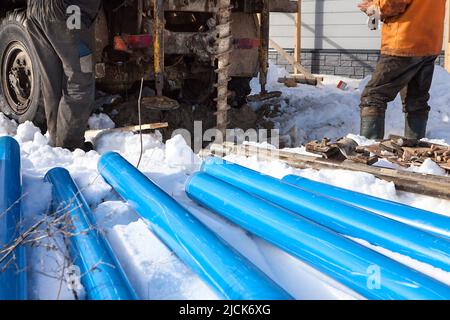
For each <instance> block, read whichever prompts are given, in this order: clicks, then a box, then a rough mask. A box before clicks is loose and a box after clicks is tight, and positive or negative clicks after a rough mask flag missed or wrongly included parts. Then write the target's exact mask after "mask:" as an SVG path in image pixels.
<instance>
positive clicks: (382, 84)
mask: <svg viewBox="0 0 450 320" xmlns="http://www.w3.org/2000/svg"><path fill="white" fill-rule="evenodd" d="M436 58H437V56H428V57H395V56H387V55H382V56H381V57H380V60H379V62H378V64H377V66H376V68H375V71H374V73H373V75H372V79H371V80H370V81H369V83H368V84H367V86H366V88H365V89H364V91H363V94H362V96H361V118H362V121H364V118H365V119H370V118H371V117H372V118H374V119H375V118H377V117H378V119H379V120H380V121H383V122H384V115H385V112H386V108H387V104H388V103H389V102H391V101H393V100H394V99H395V98H396V97H397V95H398V93H400V94H401V97H402V102H403V112H404V113H405V116H406V117H407V118H408V117H412V118H418V119H422V121H423V122H424V124H425V126H426V122H427V120H428V113H429V111H430V106H429V105H428V101H429V99H430V93H429V91H430V88H431V84H432V81H433V73H434V68H435V61H436ZM362 131H363V130H362ZM369 131H370V130H369ZM382 131H383V132H382V135H384V127H383V130H382ZM380 135H381V133H380ZM379 138H380V139H381V138H383V137H379Z"/></svg>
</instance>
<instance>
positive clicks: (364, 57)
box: [269, 49, 444, 79]
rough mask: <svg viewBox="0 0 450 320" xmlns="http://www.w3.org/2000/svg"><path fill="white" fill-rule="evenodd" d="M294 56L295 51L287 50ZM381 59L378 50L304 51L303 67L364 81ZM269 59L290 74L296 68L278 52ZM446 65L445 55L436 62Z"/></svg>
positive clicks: (271, 53)
mask: <svg viewBox="0 0 450 320" xmlns="http://www.w3.org/2000/svg"><path fill="white" fill-rule="evenodd" d="M286 51H287V52H288V53H289V54H291V55H293V54H294V50H293V49H286ZM379 57H380V52H379V51H377V50H302V65H303V66H304V67H305V68H306V69H307V70H309V71H311V72H312V73H314V74H329V75H336V76H342V77H347V78H355V79H362V78H365V77H367V76H368V75H370V74H371V73H372V72H373V70H374V68H375V65H376V64H377V61H378V59H379ZM269 59H270V60H271V62H272V63H274V64H275V65H277V66H279V67H282V68H285V69H286V70H287V71H289V72H290V73H292V72H294V68H293V67H292V66H291V65H290V64H289V62H287V61H286V59H284V58H283V57H282V56H281V55H280V54H278V53H277V52H276V51H271V52H270V53H269ZM436 64H438V65H441V66H443V65H444V54H442V55H441V56H440V57H439V58H438V59H437V61H436Z"/></svg>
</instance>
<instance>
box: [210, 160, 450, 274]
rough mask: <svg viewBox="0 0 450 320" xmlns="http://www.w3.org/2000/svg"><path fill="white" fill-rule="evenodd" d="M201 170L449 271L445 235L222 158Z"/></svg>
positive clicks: (448, 245) (449, 250) (342, 230)
mask: <svg viewBox="0 0 450 320" xmlns="http://www.w3.org/2000/svg"><path fill="white" fill-rule="evenodd" d="M202 171H204V172H206V173H208V174H210V175H212V176H214V177H216V178H218V179H220V180H222V181H225V182H228V183H230V184H231V185H233V186H235V187H237V188H240V189H242V190H244V191H247V192H249V193H252V194H254V195H256V196H258V197H261V198H263V199H266V200H268V201H270V202H273V203H275V204H277V205H279V206H282V207H284V208H286V209H288V210H291V211H293V212H296V213H297V214H300V215H301V216H303V217H306V218H308V219H310V220H313V221H315V222H317V223H319V224H321V225H323V226H326V227H328V228H330V229H332V230H334V231H336V232H338V233H340V234H344V235H347V236H350V237H353V238H356V239H363V240H366V241H368V242H369V243H371V244H373V245H375V246H380V247H383V248H385V249H388V250H390V251H393V252H396V253H400V254H403V255H406V256H409V257H411V258H413V259H416V260H419V261H422V262H425V263H428V264H430V265H433V266H435V267H437V268H440V269H443V270H445V271H450V242H449V241H447V240H446V239H444V238H440V237H436V236H434V235H432V234H430V233H428V232H425V231H422V230H420V229H417V228H414V227H411V226H408V225H406V224H403V223H401V222H398V221H395V220H392V219H389V218H386V217H383V216H380V215H378V214H375V213H373V212H370V211H367V210H364V209H361V208H357V207H354V206H350V205H347V204H345V203H342V202H339V201H335V200H333V199H330V198H327V197H324V196H321V195H318V194H315V193H311V192H308V191H305V190H302V189H300V188H298V187H295V186H293V185H291V184H288V183H284V182H282V181H280V180H279V179H275V178H272V177H269V176H266V175H262V174H261V173H259V172H256V171H253V170H250V169H247V168H244V167H242V166H239V165H237V164H233V163H230V162H226V161H224V160H222V159H218V158H209V159H207V160H206V161H205V163H204V164H203V167H202Z"/></svg>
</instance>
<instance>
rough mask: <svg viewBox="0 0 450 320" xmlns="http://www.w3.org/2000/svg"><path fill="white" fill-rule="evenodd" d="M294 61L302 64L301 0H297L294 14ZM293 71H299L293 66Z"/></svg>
mask: <svg viewBox="0 0 450 320" xmlns="http://www.w3.org/2000/svg"><path fill="white" fill-rule="evenodd" d="M295 27H296V32H295V46H294V48H295V62H297V63H298V64H300V65H301V64H302V0H297V13H296V15H295ZM294 73H296V74H297V73H300V70H299V69H298V68H297V67H294Z"/></svg>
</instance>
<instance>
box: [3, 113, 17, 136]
mask: <svg viewBox="0 0 450 320" xmlns="http://www.w3.org/2000/svg"><path fill="white" fill-rule="evenodd" d="M16 129H17V125H16V123H15V121H13V120H9V119H8V118H7V117H6V116H5V115H4V114H3V113H1V112H0V137H1V136H10V135H14V134H16Z"/></svg>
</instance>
